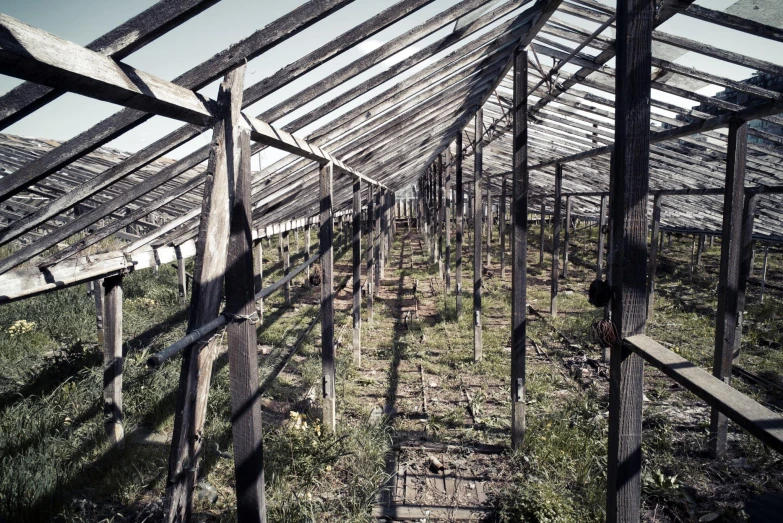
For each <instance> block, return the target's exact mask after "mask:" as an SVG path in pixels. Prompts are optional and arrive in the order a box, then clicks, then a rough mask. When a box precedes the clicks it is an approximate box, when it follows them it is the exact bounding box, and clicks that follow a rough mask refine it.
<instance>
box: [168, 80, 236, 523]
mask: <svg viewBox="0 0 783 523" xmlns="http://www.w3.org/2000/svg"><path fill="white" fill-rule="evenodd" d="M244 76H245V66H241V67H237V68H236V69H234V70H232V71H231V72H229V73H228V74H226V77H225V79H224V81H223V83H222V84H221V85H220V90H219V92H218V108H219V113H218V115H217V117H216V118H215V125H214V129H213V133H212V144H211V150H210V154H209V163H208V166H207V173H208V176H207V180H206V182H205V184H204V198H203V203H202V207H201V226H200V227H199V233H198V242H197V245H198V251H197V253H196V260H195V268H194V270H193V291H192V293H191V300H190V303H191V306H190V311H189V312H190V317H189V318H188V328H187V329H188V331H191V330H193V329H197V328H199V327H201V326H203V325H204V324H205V323H207V322H209V321H212V320H213V319H214V318H215V317H217V315H218V313H219V312H220V302H221V298H222V295H223V277H224V275H225V271H226V251H227V247H228V237H229V219H230V216H229V212H230V208H231V201H232V199H233V184H232V183H230V180H232V179H233V176H234V173H235V172H236V171H237V168H238V166H237V164H238V161H239V154H238V151H237V143H238V141H239V126H238V120H239V116H240V110H241V106H242V85H243V83H244ZM216 350H217V338H216V337H212V338H211V339H209V340H207V341H199V342H197V343H194V344H193V345H191V346H190V347H188V348H187V349H185V350H184V352H183V353H182V367H181V370H180V381H179V389H178V393H177V405H176V407H175V410H174V431H173V434H172V438H171V455H170V458H169V470H168V482H167V487H166V501H165V503H164V507H163V512H164V514H165V515H166V522H167V523H173V522H174V521H175V520H176V521H189V520H190V518H191V514H192V508H193V491H194V490H195V488H196V478H198V462H199V458H200V455H201V445H202V438H203V427H204V420H205V418H206V409H207V398H208V395H209V383H210V380H211V376H212V362H213V361H214V358H215V355H216Z"/></svg>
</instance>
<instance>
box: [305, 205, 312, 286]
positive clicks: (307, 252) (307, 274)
mask: <svg viewBox="0 0 783 523" xmlns="http://www.w3.org/2000/svg"><path fill="white" fill-rule="evenodd" d="M308 220H309V218H308ZM311 228H312V226H311V225H310V223H309V222H308V223H307V225H305V228H304V252H305V257H304V258H305V260H309V259H310V233H311V230H310V229H311ZM305 280H307V283H306V285H310V266H309V265H308V266H307V268H306V269H305Z"/></svg>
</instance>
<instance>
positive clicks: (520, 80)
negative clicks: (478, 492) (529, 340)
mask: <svg viewBox="0 0 783 523" xmlns="http://www.w3.org/2000/svg"><path fill="white" fill-rule="evenodd" d="M513 111H514V113H513V118H514V138H513V140H512V141H511V143H512V148H513V149H512V154H513V162H514V163H513V174H512V179H511V183H512V187H511V197H512V198H513V200H512V204H511V405H512V406H511V444H512V446H513V447H514V448H519V447H520V446H521V445H522V443H523V442H524V440H525V347H526V337H527V230H528V219H527V204H528V191H529V173H528V170H527V49H517V50H516V53H515V56H514V107H513ZM503 188H504V189H505V184H504V185H503ZM504 199H505V198H504ZM504 207H505V205H504ZM502 237H503V236H502V235H501V238H502ZM501 252H502V251H501Z"/></svg>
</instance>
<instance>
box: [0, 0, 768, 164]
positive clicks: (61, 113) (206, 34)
mask: <svg viewBox="0 0 783 523" xmlns="http://www.w3.org/2000/svg"><path fill="white" fill-rule="evenodd" d="M599 1H601V2H602V3H605V4H606V5H613V4H614V2H613V1H611V0H599ZM741 1H742V2H743V3H751V4H753V3H755V4H759V5H760V6H761V8H762V10H761V11H756V12H763V8H764V7H767V8H769V7H770V6H774V5H775V4H778V5H779V3H780V2H781V0H741ZM154 3H155V2H154V1H153V0H128V1H125V2H117V1H111V0H109V1H107V0H68V1H63V0H59V1H57V0H0V12H3V13H5V14H7V15H10V16H12V17H14V18H17V19H19V20H21V21H22V22H25V23H27V24H30V25H33V26H35V27H38V28H40V29H43V30H45V31H48V32H51V33H53V34H55V35H57V36H59V37H61V38H65V39H67V40H70V41H73V42H75V43H77V44H80V45H86V44H88V43H89V42H91V41H92V40H94V39H95V38H97V37H98V36H100V35H102V34H103V33H105V32H107V31H109V30H110V29H112V28H114V27H116V26H117V25H120V24H121V23H123V22H124V21H126V20H127V19H129V18H131V17H132V16H134V15H135V14H138V13H139V12H141V11H143V10H144V9H146V8H148V7H150V6H151V5H153V4H154ZM302 3H304V2H303V1H302V0H295V1H292V0H288V1H284V2H281V1H270V0H222V1H221V2H219V3H218V4H217V5H215V6H213V7H210V8H209V9H208V10H206V11H205V12H203V13H201V14H199V15H198V16H196V17H195V18H193V19H191V20H189V21H188V22H186V23H185V24H183V25H182V26H180V27H178V28H176V29H175V30H173V31H171V32H169V33H168V34H166V35H164V36H163V37H161V38H159V39H157V40H156V41H155V42H153V43H152V44H149V45H148V46H146V47H144V48H143V49H141V50H139V51H136V52H135V53H133V54H132V55H131V56H129V57H128V58H126V59H125V60H124V62H126V63H128V64H130V65H132V66H134V67H136V68H138V69H140V70H143V71H145V72H148V73H151V74H154V75H157V76H159V77H161V78H163V79H166V80H172V79H174V78H175V77H176V76H178V75H179V74H181V73H183V72H185V71H187V70H189V69H190V68H191V67H193V66H195V65H197V64H199V63H201V62H202V61H204V60H206V59H208V58H209V57H211V56H212V55H214V54H215V53H217V52H219V51H221V50H223V49H224V48H226V47H228V46H229V45H231V44H232V43H234V42H237V41H239V40H240V39H242V38H245V37H247V36H249V35H250V34H252V33H253V32H254V31H256V30H258V29H261V28H263V27H264V26H266V25H267V24H269V23H270V22H272V21H274V20H275V19H277V18H279V17H280V16H282V15H284V14H286V13H287V12H288V11H290V10H291V9H293V8H295V7H296V6H298V5H301V4H302ZM394 3H395V2H393V1H391V0H357V1H355V2H353V3H352V4H350V5H348V6H347V7H345V8H343V9H341V10H339V11H337V12H336V13H334V14H332V15H331V16H329V17H327V18H326V19H325V20H322V21H321V22H319V23H317V24H315V25H314V26H312V27H310V28H308V29H307V30H305V31H303V32H302V33H300V34H298V35H296V36H295V37H293V38H291V39H289V40H287V41H286V42H284V43H283V44H281V45H278V46H277V47H275V48H273V49H272V50H270V51H268V52H267V53H265V54H263V55H262V56H260V57H258V58H256V59H254V60H252V61H251V62H250V63H249V64H248V69H247V73H246V79H245V86H249V85H251V84H252V83H255V82H257V81H259V80H261V79H263V78H265V77H267V76H270V75H271V74H273V73H274V72H276V71H277V70H278V69H280V68H282V67H284V66H285V65H287V64H288V63H290V62H293V61H295V60H296V59H298V58H300V57H302V56H304V55H305V54H307V53H309V52H311V51H312V50H314V49H316V48H317V47H320V46H321V45H323V44H325V43H327V42H328V41H330V40H332V39H333V38H335V37H336V36H338V35H339V34H341V33H343V32H344V31H346V30H348V29H350V28H352V27H353V26H355V25H357V24H359V23H361V22H362V21H364V20H366V19H367V18H369V17H371V16H374V15H375V14H377V13H379V12H380V11H382V10H383V9H386V8H387V7H390V6H391V5H393V4H394ZM454 3H455V0H436V1H435V2H433V3H432V4H430V5H428V6H427V7H425V8H423V9H421V10H419V11H418V12H416V13H414V14H413V15H411V16H408V17H407V18H405V19H403V20H402V21H401V22H398V23H397V24H394V25H393V26H392V27H390V28H388V29H386V30H384V31H382V32H380V33H378V34H376V35H375V36H373V37H372V39H370V40H367V41H365V42H363V43H361V44H360V45H358V46H357V47H355V48H354V49H352V50H350V51H348V52H346V53H343V54H342V55H340V56H339V57H337V58H335V59H333V60H331V61H330V62H328V63H327V64H324V65H323V66H321V67H319V68H317V69H316V70H314V71H312V72H310V73H308V74H307V75H305V76H304V77H303V78H300V79H299V80H297V81H295V82H293V83H291V84H289V85H288V86H286V87H284V88H283V89H281V90H279V91H278V92H276V93H273V94H272V95H270V96H268V97H266V98H265V99H263V100H261V101H260V102H258V103H256V104H254V105H252V106H250V107H249V108H248V109H246V110H247V112H248V114H252V115H254V116H255V115H258V114H259V113H261V112H263V111H264V110H265V109H268V108H270V107H272V106H274V105H275V104H276V103H278V102H281V101H283V100H285V99H286V98H288V97H289V96H291V95H293V94H295V93H296V92H298V91H300V90H301V89H303V88H304V87H307V86H308V85H311V84H313V83H315V82H318V81H319V80H320V79H322V78H324V77H325V75H327V74H329V73H331V72H333V71H335V70H337V69H338V68H340V67H342V66H344V65H347V64H348V63H350V62H352V61H353V60H355V59H357V58H359V57H360V56H362V55H363V54H365V53H367V52H370V51H371V50H373V49H375V48H377V47H380V46H381V45H383V44H384V43H385V42H387V41H389V40H390V39H392V38H394V37H395V36H397V35H398V34H401V33H402V32H404V31H406V30H408V29H410V28H412V27H414V26H415V25H418V24H420V23H423V22H424V21H425V20H427V19H429V18H430V17H433V16H435V15H437V13H439V12H441V11H443V10H444V9H446V8H447V7H449V6H451V5H453V4H454ZM697 3H698V4H701V5H704V6H705V7H709V8H711V9H720V10H722V9H725V8H727V7H729V6H730V5H731V4H734V0H699V1H698V2H697ZM781 11H783V10H781ZM751 13H752V11H751ZM557 16H559V17H562V18H563V19H566V20H567V21H569V22H572V23H578V24H580V25H582V26H583V27H585V28H586V29H588V30H589V31H592V30H593V29H595V28H596V27H597V25H595V24H591V23H590V22H587V21H584V20H580V19H576V18H573V17H569V16H568V15H560V14H558V15H557ZM768 23H770V22H768ZM772 23H776V24H779V23H780V18H778V19H777V20H773V21H772ZM491 27H494V26H491ZM452 29H453V24H452V25H449V26H447V27H445V28H443V29H441V30H439V31H438V32H436V33H435V34H433V35H431V36H430V37H428V38H426V39H424V40H422V41H420V42H418V43H417V44H415V47H413V48H411V49H408V50H406V52H405V53H400V54H398V55H397V56H394V57H392V58H391V59H389V60H387V61H386V62H384V63H382V64H379V65H377V66H375V67H373V68H372V69H370V70H369V71H367V72H365V73H362V74H361V75H359V76H357V77H356V78H354V79H353V80H352V81H350V82H347V83H346V84H344V85H342V86H340V87H339V88H337V89H335V90H333V91H331V92H330V93H328V94H326V95H324V96H322V97H320V98H318V99H316V100H314V101H313V102H311V103H309V104H307V105H305V106H303V107H301V108H299V109H297V111H295V112H294V113H292V114H291V115H288V116H287V117H285V118H283V119H281V120H279V121H277V122H270V123H273V124H274V125H276V126H282V125H285V124H286V123H288V122H290V121H291V120H293V119H295V118H297V117H299V116H301V115H302V114H305V113H306V112H307V111H309V110H311V109H313V108H315V107H318V106H320V105H321V104H322V103H324V102H326V101H328V100H330V99H332V98H334V97H335V96H337V95H338V94H340V93H341V92H344V91H345V90H347V89H349V88H350V87H352V86H353V85H356V84H357V83H359V82H361V81H363V80H365V79H367V78H369V77H370V76H373V75H375V74H377V73H378V72H380V71H382V70H384V69H385V68H387V67H388V66H389V64H390V63H393V62H396V61H398V60H401V59H403V58H405V57H407V56H409V55H410V54H412V53H414V52H415V51H416V50H418V49H420V48H422V47H424V46H426V45H427V44H429V43H431V42H432V41H435V40H436V39H438V38H441V37H442V36H444V35H445V34H447V33H448V32H450V31H452ZM660 29H661V30H663V31H666V32H670V33H673V34H675V35H679V36H685V37H688V38H691V39H695V40H698V41H701V42H704V43H708V44H710V45H713V46H716V47H722V48H726V49H731V50H733V51H735V52H740V53H743V54H746V55H749V56H754V57H757V58H762V59H765V60H768V61H771V62H775V63H778V64H780V65H783V44H779V43H777V42H771V41H770V40H766V39H761V38H758V37H755V36H751V35H744V34H742V33H739V32H737V31H732V30H729V29H725V28H722V27H719V26H715V25H713V24H708V23H705V22H700V21H698V20H695V19H692V18H687V17H684V16H676V17H674V19H672V20H670V21H669V22H666V23H665V24H664V25H663V26H662V27H661V28H660ZM610 33H611V29H607V31H605V33H604V34H606V35H610ZM479 34H480V33H479ZM479 34H477V35H475V36H474V37H472V38H475V37H477V36H479ZM443 54H445V53H441V55H438V56H436V57H435V58H436V59H437V58H438V57H440V56H442V55H443ZM674 61H676V62H677V63H679V64H682V65H687V66H691V67H696V68H699V69H701V70H704V71H707V72H710V73H713V74H718V75H721V76H726V77H729V78H732V79H736V80H741V79H743V78H747V77H748V76H750V75H751V73H752V71H751V70H749V69H747V68H744V67H741V66H735V65H731V64H726V63H725V62H718V61H717V60H713V59H710V58H705V57H703V56H700V55H696V54H694V53H688V54H686V55H684V56H679V57H678V58H677V59H676V60H674ZM426 65H427V63H424V64H422V65H420V66H418V67H417V68H415V69H414V70H411V71H408V72H406V73H405V74H403V75H401V76H398V77H396V78H395V79H394V81H393V82H391V83H389V84H385V85H384V86H381V87H380V88H376V89H375V90H373V91H372V92H370V93H367V94H366V95H363V96H362V97H360V98H357V99H356V100H354V102H353V103H352V104H349V105H347V106H345V107H343V108H340V109H339V110H338V111H337V112H334V113H332V114H331V115H329V116H328V117H327V118H326V120H327V121H328V120H331V119H332V118H334V117H336V116H337V115H339V114H341V113H343V112H345V111H347V110H349V109H350V108H351V107H354V106H356V105H358V104H359V103H362V102H364V101H365V100H367V99H368V98H371V97H372V96H374V95H375V94H377V93H378V92H380V91H382V90H384V89H385V88H387V87H388V86H390V85H393V83H396V82H398V81H400V80H401V79H403V78H405V77H407V76H409V75H411V74H414V73H415V72H417V71H418V70H420V69H421V68H423V67H425V66H426ZM547 65H548V64H547ZM609 65H611V66H613V65H614V61H612V62H610V63H609ZM564 70H566V71H569V72H573V71H575V70H576V68H575V67H573V66H571V65H570V64H569V65H566V66H565V67H564ZM19 83H21V81H20V80H18V79H15V78H10V77H7V76H2V75H0V92H3V93H4V92H6V91H8V90H9V89H11V88H13V87H14V86H15V85H18V84H19ZM218 84H219V80H218V81H215V82H213V83H212V84H211V85H209V86H207V87H205V88H204V89H202V90H200V92H201V93H202V94H204V95H206V96H209V97H212V98H214V97H215V96H216V94H217V86H218ZM717 90H718V89H715V88H714V87H709V88H706V89H702V90H701V91H699V92H702V93H703V94H707V95H713V94H715V92H716V91H717ZM603 95H604V96H606V94H605V93H604V94H603ZM654 97H655V98H659V99H661V100H663V101H667V102H670V103H676V104H678V105H684V101H683V100H682V99H679V98H677V97H674V96H671V95H665V94H661V93H654ZM120 109H121V108H120V107H118V106H115V105H113V104H110V103H106V102H101V101H96V100H91V99H89V98H86V97H83V96H80V95H75V94H67V95H65V96H62V97H61V98H59V99H58V100H56V101H55V102H53V103H50V104H49V105H47V106H46V107H44V108H42V109H40V110H38V111H36V112H35V113H33V114H32V115H30V116H28V117H27V118H25V119H23V120H21V121H20V122H18V123H16V124H14V125H13V126H11V127H9V128H7V129H6V130H4V131H3V132H6V133H9V134H19V135H22V136H29V137H37V138H49V139H54V140H61V141H63V140H67V139H69V138H71V137H73V136H75V135H76V134H78V133H80V132H82V131H84V130H86V129H88V128H89V127H90V126H92V125H94V124H96V123H98V122H99V121H101V120H102V119H104V118H106V117H108V116H110V115H112V114H113V113H115V112H117V111H118V110H120ZM323 123H324V122H322V121H319V122H315V123H314V124H311V125H310V126H308V127H306V128H304V129H303V130H301V131H300V132H297V133H295V134H297V135H298V136H306V135H307V134H308V133H309V132H310V131H312V130H314V129H315V128H317V127H319V126H320V125H322V124H323ZM180 125H181V124H180V123H179V122H176V121H173V120H170V119H167V118H163V117H159V116H156V117H154V118H152V119H151V120H150V121H148V122H146V123H145V124H142V125H141V126H139V127H137V128H136V129H134V130H132V131H130V132H128V133H126V134H125V135H123V136H121V137H119V138H117V139H115V140H114V141H113V142H111V143H110V144H109V145H110V146H113V147H116V148H118V149H122V150H126V151H130V152H134V151H137V150H138V149H140V148H142V147H144V146H147V145H149V144H150V143H151V142H152V141H154V140H156V139H158V138H160V137H162V136H164V135H165V134H167V133H169V132H171V131H173V130H175V129H176V128H178V127H179V126H180ZM208 140H209V133H204V134H203V135H202V136H201V137H200V138H198V139H196V140H193V141H191V142H190V143H188V144H186V145H183V146H181V147H180V148H178V149H177V150H175V151H172V152H171V153H170V154H169V155H168V156H171V157H175V158H178V157H182V156H183V155H185V154H187V153H189V152H191V151H193V150H194V149H196V148H198V147H201V146H202V145H205V144H206V143H207V142H208ZM280 156H281V154H280V153H277V152H275V151H270V150H269V149H267V151H266V152H264V153H262V157H261V158H259V160H260V161H261V162H262V163H263V164H268V163H270V162H272V161H274V160H276V159H277V158H279V157H280ZM255 167H256V164H254V168H255Z"/></svg>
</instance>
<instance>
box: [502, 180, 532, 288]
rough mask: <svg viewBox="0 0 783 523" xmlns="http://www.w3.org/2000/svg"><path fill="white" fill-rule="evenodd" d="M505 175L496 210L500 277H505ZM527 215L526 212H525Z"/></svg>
mask: <svg viewBox="0 0 783 523" xmlns="http://www.w3.org/2000/svg"><path fill="white" fill-rule="evenodd" d="M506 197H507V195H506V177H505V175H504V176H503V179H502V180H501V182H500V202H499V203H500V205H499V206H498V207H499V210H498V236H500V277H501V278H503V279H505V278H506ZM525 216H527V214H525Z"/></svg>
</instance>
